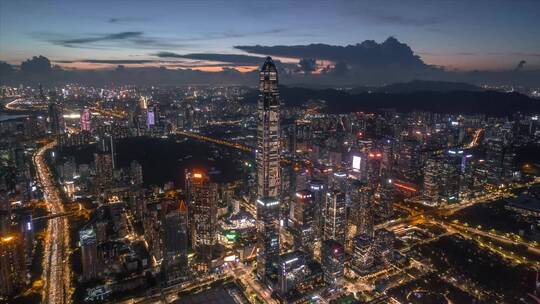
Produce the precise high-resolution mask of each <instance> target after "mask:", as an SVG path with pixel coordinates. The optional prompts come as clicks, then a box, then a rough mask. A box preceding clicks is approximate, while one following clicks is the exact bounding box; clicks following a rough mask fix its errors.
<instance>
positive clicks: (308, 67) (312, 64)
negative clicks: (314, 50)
mask: <svg viewBox="0 0 540 304" xmlns="http://www.w3.org/2000/svg"><path fill="white" fill-rule="evenodd" d="M298 65H299V66H300V70H301V71H302V72H304V73H305V74H311V73H312V72H314V71H315V70H316V69H317V60H316V59H314V58H302V59H300V62H298Z"/></svg>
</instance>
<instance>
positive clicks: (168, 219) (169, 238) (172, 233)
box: [162, 201, 188, 284]
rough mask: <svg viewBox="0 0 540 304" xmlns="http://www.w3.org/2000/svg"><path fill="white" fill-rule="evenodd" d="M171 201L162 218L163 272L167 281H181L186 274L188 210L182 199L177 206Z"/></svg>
mask: <svg viewBox="0 0 540 304" xmlns="http://www.w3.org/2000/svg"><path fill="white" fill-rule="evenodd" d="M173 203H174V202H173V201H171V202H169V204H168V205H167V206H166V208H167V210H166V213H165V218H164V220H163V227H164V229H163V230H164V242H163V244H164V260H163V263H162V269H163V273H164V274H165V278H166V281H167V283H169V284H170V283H175V282H178V281H182V280H184V279H186V278H187V276H188V259H187V249H188V234H187V223H188V210H187V207H186V204H185V203H184V201H180V203H179V204H178V206H175V204H173Z"/></svg>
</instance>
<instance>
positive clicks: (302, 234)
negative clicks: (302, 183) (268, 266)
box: [292, 190, 317, 256]
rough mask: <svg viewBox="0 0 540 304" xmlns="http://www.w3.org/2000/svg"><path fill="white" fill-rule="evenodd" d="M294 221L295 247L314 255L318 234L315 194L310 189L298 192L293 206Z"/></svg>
mask: <svg viewBox="0 0 540 304" xmlns="http://www.w3.org/2000/svg"><path fill="white" fill-rule="evenodd" d="M292 222H293V237H294V244H295V248H296V249H300V250H302V251H304V252H305V253H307V254H309V255H311V256H312V255H313V249H314V246H315V240H316V239H317V234H316V230H315V225H316V222H315V204H314V201H313V194H312V193H311V192H309V191H308V190H302V191H299V192H297V193H296V200H295V203H294V204H293V208H292Z"/></svg>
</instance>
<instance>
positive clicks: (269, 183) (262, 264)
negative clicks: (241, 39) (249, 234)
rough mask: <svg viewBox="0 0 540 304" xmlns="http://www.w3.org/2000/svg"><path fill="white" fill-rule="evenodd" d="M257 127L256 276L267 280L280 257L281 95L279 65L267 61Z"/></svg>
mask: <svg viewBox="0 0 540 304" xmlns="http://www.w3.org/2000/svg"><path fill="white" fill-rule="evenodd" d="M259 90H260V96H259V102H258V106H257V108H258V109H257V111H258V127H257V151H256V155H255V157H256V161H257V197H258V199H257V244H258V247H259V251H258V253H257V275H258V276H259V279H261V280H263V281H264V280H266V276H267V274H268V270H269V269H270V266H271V261H272V260H273V259H274V258H276V257H277V256H278V255H279V224H278V221H279V210H280V208H279V195H280V193H279V189H280V185H279V183H280V176H279V175H280V172H279V171H280V164H279V158H280V155H279V151H280V148H279V109H280V103H279V93H278V75H277V69H276V65H275V64H274V62H273V61H272V58H270V57H267V58H266V60H265V61H264V64H263V66H262V68H261V71H260V73H259Z"/></svg>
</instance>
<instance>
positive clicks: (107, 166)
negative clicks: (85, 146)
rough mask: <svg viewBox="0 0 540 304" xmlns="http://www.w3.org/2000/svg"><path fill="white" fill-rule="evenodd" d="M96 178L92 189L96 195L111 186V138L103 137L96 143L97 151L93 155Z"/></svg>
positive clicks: (112, 167) (112, 169) (112, 156)
mask: <svg viewBox="0 0 540 304" xmlns="http://www.w3.org/2000/svg"><path fill="white" fill-rule="evenodd" d="M94 163H95V166H96V176H95V179H94V187H95V191H96V193H97V194H101V193H103V190H105V189H107V188H108V187H110V186H111V184H112V182H113V180H114V144H113V139H112V137H108V136H104V137H102V138H100V140H99V141H98V147H97V151H96V152H95V153H94Z"/></svg>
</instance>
